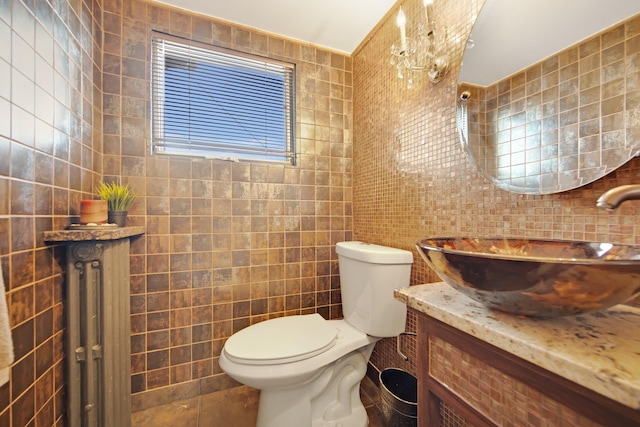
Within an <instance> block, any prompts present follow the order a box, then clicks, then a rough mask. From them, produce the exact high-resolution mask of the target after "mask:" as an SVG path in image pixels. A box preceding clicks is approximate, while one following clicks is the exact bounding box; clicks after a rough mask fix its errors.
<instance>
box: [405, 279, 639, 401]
mask: <svg viewBox="0 0 640 427" xmlns="http://www.w3.org/2000/svg"><path fill="white" fill-rule="evenodd" d="M395 297H396V299H397V300H399V301H402V302H404V303H405V304H407V305H408V306H409V307H411V308H413V309H415V310H417V311H419V312H422V313H424V314H426V315H428V316H430V317H432V318H434V319H437V320H440V321H441V322H443V323H446V324H448V325H450V326H452V327H454V328H456V329H458V330H460V331H462V332H465V333H467V334H469V335H472V336H474V337H476V338H478V339H480V340H482V341H485V342H487V343H489V344H492V345H494V346H495V347H498V348H500V349H502V350H505V351H507V352H509V353H511V354H513V355H515V356H518V357H520V358H521V359H524V360H526V361H528V362H531V363H533V364H535V365H538V366H540V367H542V368H544V369H546V370H548V371H550V372H553V373H555V374H557V375H559V376H561V377H564V378H566V379H568V380H570V381H573V382H574V383H576V384H580V385H581V386H583V387H585V388H587V389H590V390H592V391H595V392H596V393H599V394H601V395H603V396H606V397H608V398H610V399H612V400H615V401H617V402H619V403H622V404H623V405H626V406H628V407H630V408H633V409H635V410H638V411H640V309H638V308H634V307H629V306H625V305H617V306H614V307H612V308H610V309H609V310H606V311H600V312H596V313H590V314H584V315H578V316H569V317H561V318H553V319H534V318H526V317H519V316H516V315H513V314H507V313H502V312H499V311H494V310H491V309H488V308H486V307H485V306H483V305H482V304H480V303H478V302H476V301H474V300H472V299H470V298H468V297H467V296H465V295H463V294H461V293H459V292H458V291H456V290H454V289H453V288H451V287H450V286H449V285H447V284H445V283H433V284H426V285H418V286H411V287H409V288H404V289H396V291H395Z"/></svg>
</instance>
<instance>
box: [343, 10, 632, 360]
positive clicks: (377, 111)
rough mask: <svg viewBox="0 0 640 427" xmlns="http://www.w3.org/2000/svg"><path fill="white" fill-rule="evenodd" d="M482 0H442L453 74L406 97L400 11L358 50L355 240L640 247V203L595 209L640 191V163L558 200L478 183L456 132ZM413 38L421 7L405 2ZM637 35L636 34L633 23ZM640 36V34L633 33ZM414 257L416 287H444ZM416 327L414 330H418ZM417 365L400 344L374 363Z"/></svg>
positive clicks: (420, 83)
mask: <svg viewBox="0 0 640 427" xmlns="http://www.w3.org/2000/svg"><path fill="white" fill-rule="evenodd" d="M483 3H484V2H483V1H482V0H476V1H471V0H469V1H464V2H459V1H455V0H437V1H436V2H435V4H434V9H435V14H436V16H437V22H438V23H440V24H445V25H446V26H447V27H448V31H449V40H448V42H447V50H448V51H449V53H450V55H451V71H450V72H449V74H448V75H447V76H446V77H445V78H444V79H443V80H442V81H441V82H440V83H439V84H437V85H432V84H431V83H429V82H428V81H426V80H425V79H424V78H420V77H417V78H416V79H415V80H416V83H415V84H414V88H412V89H407V87H406V82H404V81H402V80H399V79H398V78H397V76H396V70H395V69H394V67H392V66H391V65H390V64H389V59H390V55H389V49H390V46H391V44H392V43H394V42H396V41H397V39H398V38H399V34H398V29H397V27H396V25H395V13H393V14H392V15H390V16H389V17H388V19H387V20H386V21H385V22H383V23H381V24H380V25H379V27H378V28H377V29H376V31H375V32H374V33H372V34H371V36H370V38H369V39H368V41H367V42H366V43H364V44H363V45H362V46H360V48H359V49H358V50H357V51H356V52H355V54H354V57H353V73H354V130H353V134H354V142H353V144H354V154H353V157H354V159H353V161H354V166H353V170H354V176H353V181H354V184H353V185H354V187H353V193H354V203H353V218H354V236H355V238H356V239H358V240H365V241H369V242H372V243H378V244H385V245H389V246H394V247H399V248H403V249H409V250H413V248H414V243H415V241H416V240H418V239H420V238H422V237H428V236H430V237H434V236H514V237H532V238H534V237H537V238H557V239H578V240H591V241H611V242H618V243H632V244H639V243H640V221H638V218H639V215H640V203H637V202H627V203H625V204H623V205H622V206H621V207H620V208H619V209H617V210H616V211H615V212H606V211H604V210H601V209H598V208H596V206H595V201H596V199H597V198H598V197H599V196H600V194H602V193H603V192H604V191H606V190H607V189H609V188H612V187H615V186H618V185H622V184H632V183H636V184H640V161H639V160H637V159H634V160H631V161H630V162H629V163H628V164H626V165H625V166H623V167H621V168H620V169H618V170H617V171H615V172H613V173H611V174H610V175H608V176H607V177H605V178H602V179H600V180H597V181H595V182H593V183H592V184H589V185H586V186H584V187H581V188H579V189H576V190H572V191H566V192H562V193H558V194H551V195H544V196H542V195H519V194H514V193H509V192H506V191H503V190H500V189H498V188H496V187H495V186H493V185H492V184H490V183H489V182H488V181H487V180H486V179H485V178H483V177H482V176H480V175H479V173H478V172H477V171H476V169H475V168H474V166H473V165H472V164H471V163H470V162H469V161H468V160H467V158H466V157H465V155H464V153H463V151H462V149H461V146H460V142H459V140H458V135H457V132H456V124H455V100H456V97H457V86H456V83H457V71H458V69H459V65H460V62H461V56H462V52H463V49H464V44H465V41H466V38H467V36H468V34H469V32H470V30H471V27H472V25H473V22H474V20H475V16H476V15H477V13H478V11H479V10H480V7H481V6H482V4H483ZM397 6H402V7H403V9H404V10H405V12H406V13H407V17H408V30H407V31H408V35H409V36H411V30H412V29H413V28H414V26H415V25H416V24H415V21H414V19H415V17H418V16H423V15H422V14H423V12H422V10H421V7H422V2H421V1H418V0H406V1H403V2H400V3H399V4H398V5H397ZM632 26H633V27H637V26H638V23H637V21H634V23H633V25H632ZM635 31H637V30H635ZM639 45H640V37H638V36H634V37H632V38H631V39H629V40H628V41H627V44H626V46H627V50H628V52H627V54H628V55H630V56H629V59H628V61H627V64H628V66H629V67H637V64H640V53H639V52H638V46H639ZM638 75H639V74H638V70H637V69H636V70H635V71H633V72H632V73H631V75H630V77H629V78H628V80H627V89H626V91H625V94H626V100H627V101H626V102H627V103H628V105H629V107H630V111H631V113H630V114H629V116H628V117H629V119H630V120H631V121H632V123H631V126H630V130H629V132H630V135H632V136H633V137H636V138H637V135H638V129H639V126H640V124H639V123H638V122H637V120H635V119H634V117H638V111H639V108H640V107H639V106H638V99H640V96H639V95H640V91H639V87H638V85H637V81H638ZM414 255H415V257H416V259H415V262H414V266H413V270H412V276H411V283H412V284H420V283H428V282H433V281H437V280H438V278H437V277H436V276H435V275H434V274H433V273H432V272H431V271H429V270H428V268H427V267H426V264H425V263H424V262H423V261H422V260H421V259H419V258H418V255H417V253H416V252H415V250H414ZM413 322H414V320H412V319H410V322H409V324H408V329H411V328H413V327H414V324H413ZM411 340H412V338H410V337H405V338H403V343H404V344H403V345H407V346H409V348H408V351H409V353H407V352H406V351H405V353H406V354H407V355H408V356H409V358H410V359H409V361H408V362H404V361H403V360H401V359H400V358H399V357H398V356H397V355H396V351H395V340H394V339H387V340H384V341H382V342H380V343H379V344H378V345H376V350H375V351H374V354H373V356H372V362H373V364H374V365H375V366H377V367H378V368H385V367H388V366H399V367H404V368H405V369H407V370H409V371H410V372H415V363H416V361H415V353H414V354H411V353H410V351H411V350H412V349H413V348H414V347H411Z"/></svg>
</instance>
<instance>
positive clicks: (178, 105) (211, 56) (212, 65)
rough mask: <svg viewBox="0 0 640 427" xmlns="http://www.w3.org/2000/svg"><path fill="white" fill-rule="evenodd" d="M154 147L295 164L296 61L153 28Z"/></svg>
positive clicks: (157, 150)
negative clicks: (291, 61) (289, 61)
mask: <svg viewBox="0 0 640 427" xmlns="http://www.w3.org/2000/svg"><path fill="white" fill-rule="evenodd" d="M152 46H153V62H152V84H151V86H152V122H153V124H152V127H153V134H152V149H153V152H154V153H162V154H173V155H188V156H201V157H206V158H223V159H229V160H271V161H280V162H289V163H291V164H294V163H295V150H294V135H295V129H294V123H295V120H294V118H295V113H294V105H295V102H294V87H295V83H294V76H295V69H294V65H293V64H287V63H282V62H277V61H273V60H271V59H266V58H262V57H258V56H255V55H248V54H244V53H239V52H235V51H230V50H226V49H219V48H216V47H213V46H208V45H202V44H197V43H194V42H190V41H185V40H182V39H177V38H173V37H169V36H164V35H159V34H156V35H155V36H154V37H153V40H152Z"/></svg>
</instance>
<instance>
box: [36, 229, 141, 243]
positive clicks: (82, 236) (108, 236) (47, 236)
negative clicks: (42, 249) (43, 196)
mask: <svg viewBox="0 0 640 427" xmlns="http://www.w3.org/2000/svg"><path fill="white" fill-rule="evenodd" d="M145 231H146V229H145V227H143V226H135V227H100V226H96V227H95V228H83V229H79V230H55V231H45V232H44V240H45V241H47V242H83V241H87V240H117V239H124V238H125V237H131V236H137V235H140V234H144V233H145Z"/></svg>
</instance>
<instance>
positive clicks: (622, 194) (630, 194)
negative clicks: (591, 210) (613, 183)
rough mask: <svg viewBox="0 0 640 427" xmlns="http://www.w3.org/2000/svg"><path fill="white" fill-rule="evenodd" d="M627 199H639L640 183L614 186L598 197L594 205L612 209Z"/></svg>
mask: <svg viewBox="0 0 640 427" xmlns="http://www.w3.org/2000/svg"><path fill="white" fill-rule="evenodd" d="M627 200H640V184H635V185H621V186H619V187H614V188H612V189H611V190H609V191H607V192H605V193H603V194H602V196H600V197H599V198H598V201H597V202H596V206H597V207H599V208H605V209H607V210H614V209H616V208H617V207H618V206H620V205H621V204H622V202H625V201H627Z"/></svg>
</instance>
